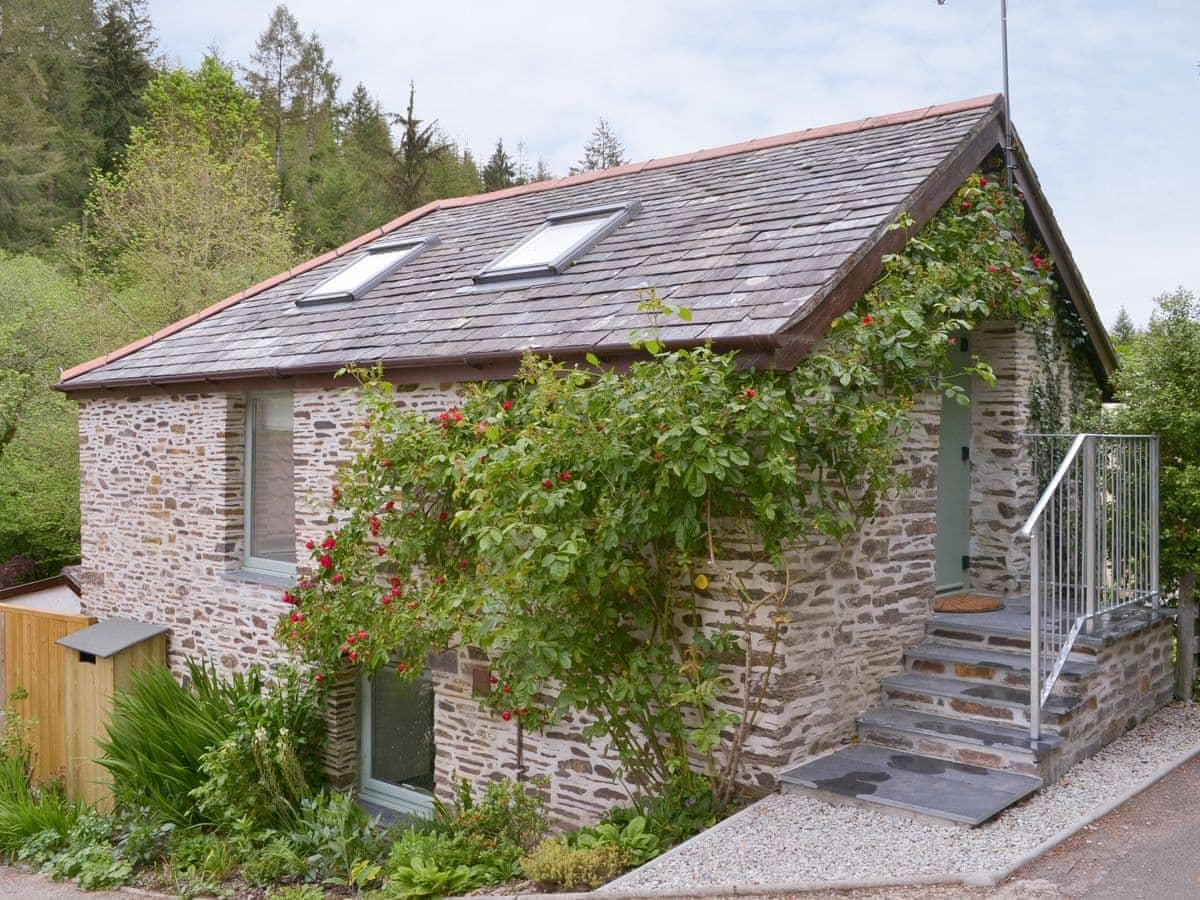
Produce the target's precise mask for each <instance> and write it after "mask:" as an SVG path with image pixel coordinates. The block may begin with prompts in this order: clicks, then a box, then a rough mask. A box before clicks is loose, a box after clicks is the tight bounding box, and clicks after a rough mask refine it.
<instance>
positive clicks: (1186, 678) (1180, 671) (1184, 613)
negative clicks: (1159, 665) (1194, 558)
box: [1175, 572, 1196, 703]
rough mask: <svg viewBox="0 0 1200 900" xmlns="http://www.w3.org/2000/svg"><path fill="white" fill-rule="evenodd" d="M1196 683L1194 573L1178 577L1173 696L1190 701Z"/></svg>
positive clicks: (1186, 573)
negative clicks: (1177, 616)
mask: <svg viewBox="0 0 1200 900" xmlns="http://www.w3.org/2000/svg"><path fill="white" fill-rule="evenodd" d="M1195 684H1196V573H1195V572H1185V573H1184V574H1183V575H1181V576H1180V577H1179V647H1178V652H1177V654H1176V658H1175V696H1176V697H1178V698H1179V699H1180V700H1187V701H1188V702H1189V703H1190V702H1191V701H1192V690H1193V688H1194V686H1195Z"/></svg>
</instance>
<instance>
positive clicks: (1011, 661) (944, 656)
mask: <svg viewBox="0 0 1200 900" xmlns="http://www.w3.org/2000/svg"><path fill="white" fill-rule="evenodd" d="M905 655H906V656H909V657H911V658H914V659H930V660H935V661H937V662H952V663H964V664H966V665H975V666H987V667H990V668H997V669H998V668H1005V669H1011V670H1012V671H1014V672H1020V673H1021V674H1022V675H1024V676H1026V677H1028V675H1029V653H1028V652H1024V653H1022V652H1021V651H1014V652H1012V653H1008V652H1006V651H1004V650H994V649H991V648H985V647H978V648H977V647H962V646H959V645H957V644H947V643H943V642H942V641H938V640H934V639H930V640H926V641H923V642H921V643H920V644H919V645H918V646H916V647H914V648H912V649H911V650H908V651H906V652H905ZM1099 670H1100V667H1099V666H1097V665H1096V664H1095V663H1091V662H1082V661H1080V660H1077V659H1068V660H1067V662H1066V664H1065V665H1063V668H1062V674H1061V675H1060V676H1059V677H1062V678H1070V679H1081V678H1085V677H1087V676H1088V675H1092V674H1094V673H1096V672H1098V671H1099Z"/></svg>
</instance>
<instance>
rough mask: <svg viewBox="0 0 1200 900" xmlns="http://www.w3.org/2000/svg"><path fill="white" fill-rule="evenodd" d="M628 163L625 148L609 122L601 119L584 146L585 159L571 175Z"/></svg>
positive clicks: (572, 170) (573, 169)
mask: <svg viewBox="0 0 1200 900" xmlns="http://www.w3.org/2000/svg"><path fill="white" fill-rule="evenodd" d="M626 162H628V160H627V159H626V158H625V147H624V146H623V145H622V144H621V142H620V140H618V139H617V136H616V134H615V133H614V132H613V130H612V127H611V126H610V125H609V124H608V121H607V120H605V119H601V120H600V123H599V124H598V125H597V126H596V130H595V131H593V132H592V136H591V138H589V139H588V142H587V144H585V145H584V148H583V159H581V160H580V161H579V165H578V166H574V167H573V168H572V169H571V174H572V175H578V174H580V173H581V172H592V171H595V170H596V169H611V168H612V167H613V166H623V165H625V163H626Z"/></svg>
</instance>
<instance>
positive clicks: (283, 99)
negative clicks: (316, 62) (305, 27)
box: [246, 3, 304, 170]
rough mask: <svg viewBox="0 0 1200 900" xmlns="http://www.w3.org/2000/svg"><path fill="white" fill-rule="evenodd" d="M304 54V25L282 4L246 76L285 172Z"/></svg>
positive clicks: (278, 163) (277, 165) (277, 162)
mask: <svg viewBox="0 0 1200 900" xmlns="http://www.w3.org/2000/svg"><path fill="white" fill-rule="evenodd" d="M303 52H304V38H303V37H302V36H301V34H300V24H299V23H298V22H297V21H296V17H295V16H293V15H292V14H291V13H290V12H289V11H288V8H287V7H286V6H284V5H283V4H282V3H281V4H279V5H278V6H276V7H275V9H274V11H273V12H272V13H271V21H270V22H269V23H268V24H267V29H266V31H264V32H263V33H262V34H261V35H259V37H258V42H257V43H256V44H255V45H254V52H253V53H251V54H250V59H251V61H252V62H254V63H255V64H256V65H257V68H256V69H250V70H248V71H247V73H246V80H247V82H248V83H249V86H250V93H251V94H252V95H253V96H254V97H256V98H257V99H258V102H259V108H260V109H261V110H262V116H263V122H264V123H265V125H266V129H267V133H268V135H270V138H271V141H272V151H273V152H272V155H273V158H274V160H275V168H276V169H277V170H282V169H283V130H284V122H285V117H286V114H287V111H288V109H289V108H290V106H291V98H292V94H293V93H294V91H295V69H296V64H297V63H299V62H300V57H301V55H302V54H303Z"/></svg>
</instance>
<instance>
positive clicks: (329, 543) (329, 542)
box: [321, 535, 337, 550]
mask: <svg viewBox="0 0 1200 900" xmlns="http://www.w3.org/2000/svg"><path fill="white" fill-rule="evenodd" d="M336 544H337V541H335V540H334V539H333V536H332V535H330V536H329V537H327V538H325V540H323V541H321V546H322V547H323V548H324V549H326V550H332V549H333V548H334V546H335V545H336Z"/></svg>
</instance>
